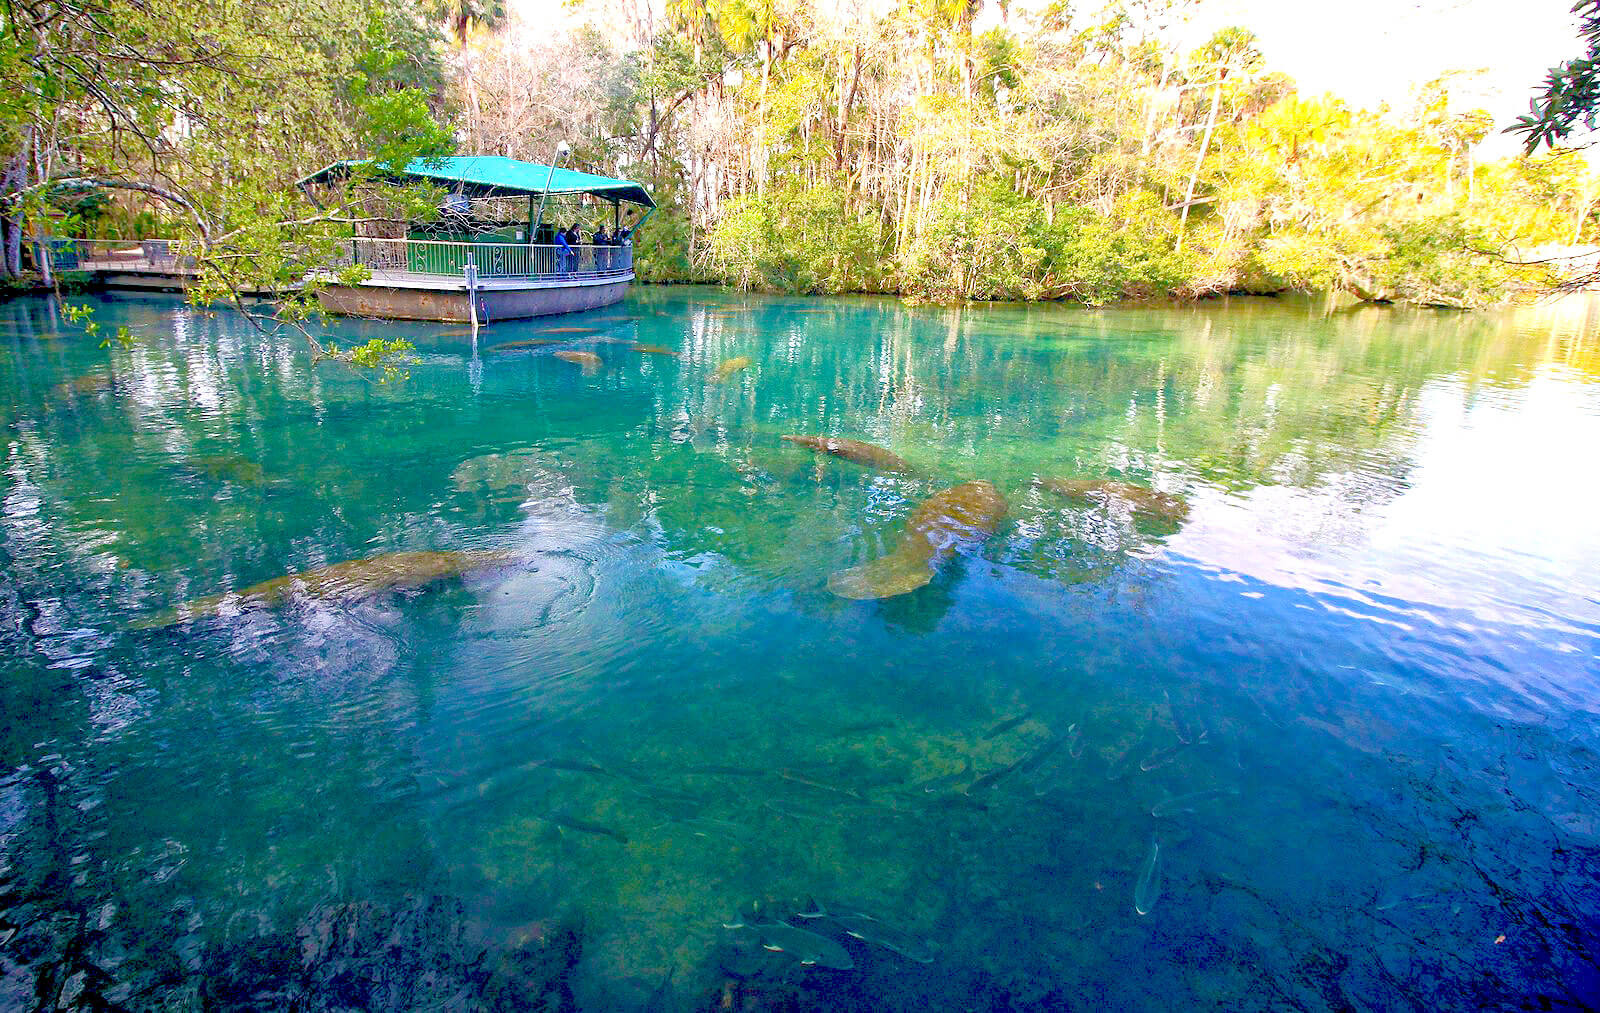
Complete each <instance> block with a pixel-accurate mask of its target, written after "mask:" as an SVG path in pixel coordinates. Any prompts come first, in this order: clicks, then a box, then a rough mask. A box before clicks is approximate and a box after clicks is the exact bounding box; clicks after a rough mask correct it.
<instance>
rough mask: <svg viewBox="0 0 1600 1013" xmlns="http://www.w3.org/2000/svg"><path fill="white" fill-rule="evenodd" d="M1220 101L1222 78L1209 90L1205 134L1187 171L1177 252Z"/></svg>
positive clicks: (1180, 245) (1215, 124) (1214, 126)
mask: <svg viewBox="0 0 1600 1013" xmlns="http://www.w3.org/2000/svg"><path fill="white" fill-rule="evenodd" d="M1221 102H1222V79H1221V78H1220V77H1219V78H1217V86H1216V89H1215V90H1214V91H1212V92H1211V112H1210V114H1209V115H1207V116H1206V135H1205V136H1204V137H1202V138H1201V139H1200V152H1199V154H1197V155H1195V156H1194V171H1193V172H1191V173H1189V192H1188V193H1187V194H1185V195H1184V198H1183V213H1182V215H1181V216H1180V217H1179V219H1178V252H1179V253H1182V252H1183V233H1184V229H1186V228H1188V227H1189V206H1190V205H1191V204H1193V203H1194V187H1195V184H1196V183H1197V182H1199V180H1200V165H1201V163H1202V162H1204V161H1205V160H1206V149H1207V148H1209V147H1211V131H1213V130H1215V129H1216V126H1217V106H1218V105H1219V104H1220V103H1221Z"/></svg>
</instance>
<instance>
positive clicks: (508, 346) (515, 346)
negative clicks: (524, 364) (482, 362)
mask: <svg viewBox="0 0 1600 1013" xmlns="http://www.w3.org/2000/svg"><path fill="white" fill-rule="evenodd" d="M559 344H561V339H560V338H528V339H527V340H525V341H502V342H501V343H500V344H498V345H490V346H489V351H491V352H515V351H519V350H521V349H524V348H543V347H545V346H546V345H559Z"/></svg>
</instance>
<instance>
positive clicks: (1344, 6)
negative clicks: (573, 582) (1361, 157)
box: [1191, 0, 1582, 154]
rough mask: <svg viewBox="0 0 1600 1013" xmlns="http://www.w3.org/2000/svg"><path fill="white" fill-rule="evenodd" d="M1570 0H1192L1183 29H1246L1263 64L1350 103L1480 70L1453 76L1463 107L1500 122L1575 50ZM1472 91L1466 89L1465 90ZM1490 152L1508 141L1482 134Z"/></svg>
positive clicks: (1398, 97)
mask: <svg viewBox="0 0 1600 1013" xmlns="http://www.w3.org/2000/svg"><path fill="white" fill-rule="evenodd" d="M1571 6H1572V0H1420V2H1419V0H1387V2H1386V0H1342V2H1340V3H1337V4H1324V3H1307V2H1303V0H1202V3H1201V4H1200V7H1199V10H1198V12H1197V13H1196V16H1195V18H1194V23H1193V25H1192V26H1191V30H1192V31H1194V32H1195V33H1196V34H1198V35H1201V36H1202V37H1203V36H1204V35H1205V34H1208V32H1209V31H1210V30H1214V29H1215V28H1219V27H1223V26H1225V25H1229V24H1239V25H1244V26H1245V27H1247V28H1249V29H1251V30H1252V31H1254V32H1255V33H1256V35H1257V36H1259V37H1260V39H1261V49H1262V52H1264V53H1265V54H1266V57H1267V64H1268V66H1269V68H1271V69H1273V70H1282V71H1284V72H1285V73H1288V74H1289V75H1291V76H1293V77H1294V78H1295V80H1296V81H1297V82H1298V83H1299V86H1300V90H1301V92H1303V93H1310V94H1316V93H1320V92H1325V91H1331V92H1334V93H1335V94H1337V95H1340V96H1342V97H1343V98H1345V99H1347V100H1349V101H1351V102H1352V103H1355V104H1357V105H1366V106H1373V105H1377V104H1378V103H1379V102H1388V103H1389V104H1390V105H1402V104H1404V103H1405V102H1406V101H1407V100H1408V99H1409V97H1410V93H1411V89H1412V88H1413V87H1414V86H1416V85H1418V84H1422V83H1423V82H1426V81H1428V80H1430V79H1432V78H1435V77H1438V76H1439V75H1440V74H1443V73H1445V72H1446V71H1450V70H1481V71H1482V72H1483V73H1482V74H1480V75H1477V76H1476V77H1475V78H1474V79H1472V80H1471V81H1462V82H1461V83H1460V85H1459V86H1458V88H1459V90H1460V91H1461V92H1462V93H1463V98H1464V99H1466V100H1467V101H1465V102H1463V105H1464V106H1466V107H1471V106H1478V107H1481V108H1484V109H1487V110H1489V111H1490V112H1491V113H1493V114H1494V117H1495V122H1496V124H1497V126H1500V127H1504V126H1508V125H1509V124H1510V123H1511V121H1512V120H1514V119H1515V118H1516V117H1517V116H1518V115H1519V114H1521V113H1523V112H1526V111H1527V108H1528V99H1529V97H1530V96H1531V95H1532V94H1533V90H1534V87H1535V86H1536V85H1537V84H1538V83H1539V82H1540V81H1542V80H1544V75H1545V71H1546V70H1547V69H1548V68H1550V67H1551V66H1553V65H1554V64H1556V63H1559V62H1561V61H1562V60H1565V59H1570V58H1571V57H1574V56H1579V55H1582V44H1581V43H1580V42H1579V41H1578V33H1577V27H1576V24H1575V21H1574V19H1573V17H1572V12H1571V9H1570V8H1571ZM1469 91H1470V92H1471V93H1472V94H1470V95H1468V94H1467V93H1468V92H1469ZM1486 144H1487V145H1488V146H1490V151H1491V152H1493V153H1495V154H1502V153H1509V152H1510V151H1511V150H1513V149H1514V148H1515V141H1514V140H1512V139H1509V138H1508V139H1502V140H1499V141H1496V139H1495V138H1494V137H1493V136H1491V138H1490V140H1489V141H1488V142H1486Z"/></svg>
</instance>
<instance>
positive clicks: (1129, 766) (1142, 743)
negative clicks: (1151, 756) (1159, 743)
mask: <svg viewBox="0 0 1600 1013" xmlns="http://www.w3.org/2000/svg"><path fill="white" fill-rule="evenodd" d="M1149 744H1150V735H1149V733H1148V732H1147V733H1145V734H1144V735H1141V736H1140V737H1139V741H1137V742H1135V743H1134V744H1133V745H1131V746H1129V747H1128V748H1127V749H1126V750H1124V751H1123V752H1122V753H1120V754H1118V756H1117V757H1116V758H1115V759H1113V760H1112V761H1111V765H1110V766H1108V767H1107V768H1106V780H1107V781H1120V780H1122V779H1123V778H1124V777H1127V776H1128V775H1129V774H1130V773H1132V772H1133V769H1134V768H1135V767H1137V766H1138V765H1139V760H1140V758H1141V757H1142V756H1143V755H1145V753H1144V750H1145V747H1146V746H1148V745H1149Z"/></svg>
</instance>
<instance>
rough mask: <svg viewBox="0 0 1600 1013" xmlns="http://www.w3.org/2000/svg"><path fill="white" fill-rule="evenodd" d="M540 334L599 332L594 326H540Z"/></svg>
mask: <svg viewBox="0 0 1600 1013" xmlns="http://www.w3.org/2000/svg"><path fill="white" fill-rule="evenodd" d="M539 333H540V334H599V333H600V330H599V328H595V327H541V328H539Z"/></svg>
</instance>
